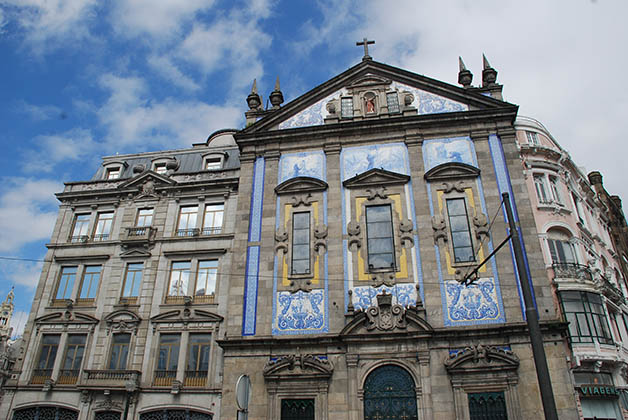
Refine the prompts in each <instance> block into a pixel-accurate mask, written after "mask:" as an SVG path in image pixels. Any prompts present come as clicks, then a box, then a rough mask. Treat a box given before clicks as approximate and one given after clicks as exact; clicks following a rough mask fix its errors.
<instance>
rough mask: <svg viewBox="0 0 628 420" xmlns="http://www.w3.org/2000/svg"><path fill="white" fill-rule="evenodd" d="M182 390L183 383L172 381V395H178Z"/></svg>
mask: <svg viewBox="0 0 628 420" xmlns="http://www.w3.org/2000/svg"><path fill="white" fill-rule="evenodd" d="M182 388H183V383H181V381H178V380H176V379H175V380H173V381H172V387H171V388H170V393H171V394H174V395H176V394H178V393H179V392H181V389H182Z"/></svg>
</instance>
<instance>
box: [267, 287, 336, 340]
mask: <svg viewBox="0 0 628 420" xmlns="http://www.w3.org/2000/svg"><path fill="white" fill-rule="evenodd" d="M276 305H277V317H276V319H275V322H274V324H273V334H275V335H283V334H316V333H322V332H327V331H328V325H327V324H328V322H327V315H326V312H325V308H326V305H325V290H324V289H314V290H312V291H310V292H303V291H298V292H296V293H290V292H288V291H282V292H278V293H277V294H276Z"/></svg>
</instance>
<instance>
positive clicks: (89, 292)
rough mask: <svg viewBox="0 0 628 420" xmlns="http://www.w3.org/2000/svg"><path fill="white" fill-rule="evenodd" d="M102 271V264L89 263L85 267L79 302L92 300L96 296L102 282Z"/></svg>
mask: <svg viewBox="0 0 628 420" xmlns="http://www.w3.org/2000/svg"><path fill="white" fill-rule="evenodd" d="M101 271H102V266H100V265H88V266H87V267H85V271H84V272H83V281H82V282H81V291H80V292H79V299H78V301H79V302H80V301H84V302H91V301H93V300H94V299H95V298H96V294H97V293H98V285H99V284H100V273H101Z"/></svg>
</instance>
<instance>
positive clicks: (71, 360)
mask: <svg viewBox="0 0 628 420" xmlns="http://www.w3.org/2000/svg"><path fill="white" fill-rule="evenodd" d="M85 339H86V336H85V335H77V334H73V335H70V336H68V344H67V347H66V349H65V358H64V359H63V370H62V371H61V372H60V375H59V383H61V384H74V383H76V381H77V379H78V376H79V372H80V370H81V364H82V363H83V355H84V354H85Z"/></svg>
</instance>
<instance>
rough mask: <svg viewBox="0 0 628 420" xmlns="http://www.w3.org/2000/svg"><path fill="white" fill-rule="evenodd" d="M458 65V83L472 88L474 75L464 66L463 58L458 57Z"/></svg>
mask: <svg viewBox="0 0 628 420" xmlns="http://www.w3.org/2000/svg"><path fill="white" fill-rule="evenodd" d="M458 65H459V68H460V70H459V71H458V83H460V84H461V85H462V86H464V87H466V88H467V87H469V86H471V82H472V81H473V74H472V73H471V72H470V71H469V70H468V69H467V67H466V66H465V65H464V61H462V57H458Z"/></svg>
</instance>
